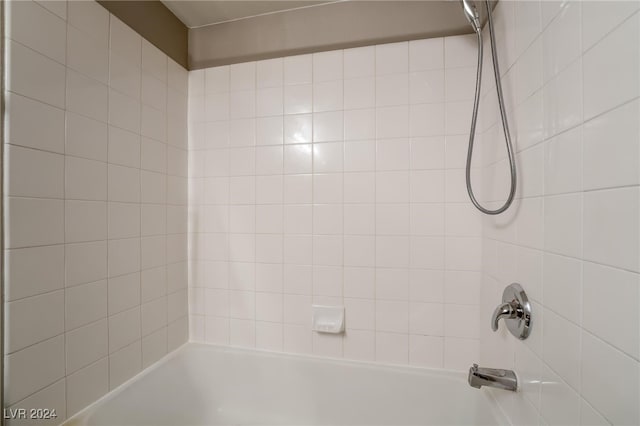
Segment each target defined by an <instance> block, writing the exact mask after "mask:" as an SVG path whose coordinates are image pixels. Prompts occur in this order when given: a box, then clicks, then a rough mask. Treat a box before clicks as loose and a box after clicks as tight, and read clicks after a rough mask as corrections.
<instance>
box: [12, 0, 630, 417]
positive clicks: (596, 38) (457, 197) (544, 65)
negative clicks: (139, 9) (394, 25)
mask: <svg viewBox="0 0 640 426" xmlns="http://www.w3.org/2000/svg"><path fill="white" fill-rule="evenodd" d="M7 9H8V10H7V18H8V23H9V24H10V25H9V26H8V28H7V31H8V33H7V34H8V40H7V46H8V52H7V53H8V73H7V92H6V93H5V94H4V95H5V99H6V104H7V108H6V111H7V116H6V138H5V139H6V140H5V146H4V149H5V155H6V157H5V158H6V159H7V160H6V162H5V178H6V181H5V210H6V212H7V217H6V219H5V225H6V227H5V229H6V247H5V248H6V250H5V253H4V255H5V264H6V271H5V272H4V273H5V283H6V296H7V304H6V309H7V311H6V313H7V318H6V321H7V326H8V329H7V336H6V345H5V349H6V351H5V352H6V353H5V360H6V369H7V378H6V382H5V386H6V387H5V389H7V390H8V392H7V395H6V398H7V401H6V402H7V403H8V406H9V407H11V408H19V407H48V408H55V409H56V410H57V413H58V416H59V417H58V418H57V419H55V420H54V421H52V422H51V423H53V424H57V423H60V422H61V421H62V420H64V418H67V417H70V416H71V415H73V414H74V413H76V412H78V411H79V410H81V409H82V408H84V407H85V406H87V405H88V404H90V403H92V402H93V401H95V400H96V399H98V398H100V397H101V396H102V395H104V394H105V393H106V392H108V391H109V390H111V389H113V388H115V387H117V386H118V385H119V384H121V383H122V382H124V381H125V380H127V379H129V378H131V377H133V376H134V375H135V374H137V373H138V372H139V371H141V370H142V369H144V368H146V367H147V366H149V365H151V364H152V363H154V362H155V361H156V360H158V359H160V358H161V357H162V356H163V355H165V354H168V353H169V352H171V351H173V350H174V349H175V348H177V347H179V346H180V345H181V344H182V343H183V342H185V341H186V340H187V339H188V338H190V340H192V341H202V342H211V343H216V344H221V345H233V346H242V347H247V348H258V349H266V350H270V351H275V352H294V353H305V354H313V355H318V356H324V357H332V358H347V359H355V360H367V361H374V362H378V363H385V364H407V365H415V366H425V367H436V368H449V369H456V370H464V369H466V368H468V367H469V366H470V364H471V363H472V362H479V363H480V364H484V365H485V366H490V367H498V368H505V369H514V370H515V371H516V372H517V373H518V374H519V379H520V383H521V384H522V391H521V392H519V393H506V392H499V391H494V390H489V391H490V392H492V393H493V394H494V396H495V397H496V398H497V400H498V402H499V404H500V406H501V408H502V409H503V411H504V412H505V413H506V415H507V416H508V417H509V420H510V421H511V422H512V423H513V424H548V425H566V424H638V423H639V422H640V412H639V411H638V410H640V408H639V407H638V406H637V401H638V400H639V399H640V390H639V387H640V362H639V360H640V317H639V315H640V314H639V311H640V310H639V309H638V306H639V305H640V280H639V279H638V278H639V275H638V272H639V271H640V244H639V242H640V223H639V222H640V204H639V203H640V193H639V192H638V183H639V182H640V165H639V164H640V148H639V147H640V129H639V126H640V125H639V124H638V123H639V122H640V104H639V100H638V96H639V94H640V13H638V10H639V9H640V2H638V1H628V2H584V3H580V2H538V1H520V2H509V1H504V0H503V1H500V2H499V3H498V4H497V6H496V9H495V15H494V16H495V24H496V34H497V38H498V40H497V41H498V55H499V57H500V62H501V71H502V73H503V85H504V86H503V87H504V92H505V96H506V102H507V113H508V115H509V118H510V124H511V127H512V135H513V137H514V141H515V143H516V150H517V152H518V155H517V164H518V169H519V176H518V182H519V183H518V189H517V199H516V201H515V202H514V205H513V206H512V207H511V208H510V209H509V210H508V211H507V212H506V213H505V214H503V215H501V216H497V217H482V216H480V214H479V213H478V212H476V211H475V210H474V209H473V207H472V206H471V204H470V202H469V201H468V198H467V194H466V191H465V184H464V165H465V157H466V148H467V141H468V139H467V138H468V131H469V130H468V126H469V121H470V117H471V106H472V96H473V84H474V83H475V65H476V54H477V51H476V45H475V39H474V37H473V36H471V35H470V36H455V37H445V38H435V39H429V40H416V41H410V42H403V43H394V44H386V45H378V46H369V47H362V48H355V49H347V50H339V51H331V52H322V53H315V54H311V55H302V56H292V57H286V58H277V59H269V60H264V61H258V62H251V63H244V64H236V65H230V66H224V67H217V68H209V69H204V70H196V71H191V72H187V71H186V70H184V69H183V68H181V67H180V66H179V65H177V64H176V63H175V62H173V61H172V60H171V59H167V57H166V56H165V55H164V54H162V53H160V52H159V51H158V50H157V49H155V48H154V47H153V46H152V45H151V44H150V43H148V42H147V41H146V40H144V39H142V38H141V37H140V36H138V35H137V34H136V33H135V32H134V31H133V30H131V29H130V28H128V27H127V26H126V25H124V24H123V23H122V22H121V21H120V20H118V19H117V18H115V17H114V16H112V15H110V14H109V13H108V12H107V11H106V10H104V9H103V8H102V7H101V6H99V5H98V4H97V3H94V2H90V1H82V2H80V1H73V2H64V1H61V2H56V1H46V2H33V1H20V2H7ZM461 13H462V12H461ZM34 23H37V25H34ZM486 31H487V29H486V28H485V32H486ZM485 41H488V37H487V36H486V35H485ZM488 49H489V46H488V45H487V44H486V45H485V73H484V78H485V81H484V82H483V102H482V104H481V108H480V116H481V117H480V122H479V129H478V133H479V134H478V142H477V145H476V146H477V148H478V149H477V150H476V153H475V154H474V166H475V168H474V175H473V184H474V188H475V189H476V190H477V192H478V194H479V198H480V199H481V200H482V201H483V203H488V205H489V206H490V207H494V208H495V207H496V206H498V205H499V204H500V203H501V201H502V200H503V199H504V197H505V196H506V194H507V191H508V182H509V180H508V177H509V176H508V168H507V162H506V157H505V151H504V140H503V139H502V135H501V134H500V124H499V115H498V107H497V100H496V98H495V87H494V82H493V81H492V79H493V76H492V73H491V72H490V67H491V64H490V59H489V58H490V57H489V55H488V54H486V53H487V52H488ZM187 109H188V112H187ZM34 123H38V125H37V126H36V125H34ZM187 127H188V144H187ZM187 163H188V164H187ZM514 281H516V282H519V283H521V284H522V286H523V287H524V288H525V290H526V291H527V293H528V294H529V296H530V297H531V299H532V302H533V328H532V333H531V336H530V337H529V339H528V340H526V341H523V342H521V341H517V340H515V339H514V338H513V337H512V336H511V335H510V334H508V333H506V331H505V330H504V327H501V329H500V330H499V331H498V333H492V332H491V331H490V328H489V318H490V314H491V312H492V310H493V309H494V308H495V306H497V304H498V303H499V301H500V300H501V293H502V290H503V288H504V287H505V286H506V285H507V284H509V283H511V282H514ZM187 282H188V290H187ZM187 291H188V297H187ZM187 304H188V305H189V306H188V308H187ZM312 304H330V305H344V306H345V307H346V333H345V334H344V335H343V336H336V335H322V334H317V333H314V332H312V331H311V324H310V317H311V314H310V308H311V305H312ZM621 324H622V325H621ZM196 376H197V374H196ZM461 386H462V384H461ZM465 386H466V385H465ZM465 390H469V389H465ZM484 391H485V390H482V391H478V392H484ZM247 408H248V409H250V407H247ZM10 423H11V424H14V423H17V422H10ZM43 424H44V422H43Z"/></svg>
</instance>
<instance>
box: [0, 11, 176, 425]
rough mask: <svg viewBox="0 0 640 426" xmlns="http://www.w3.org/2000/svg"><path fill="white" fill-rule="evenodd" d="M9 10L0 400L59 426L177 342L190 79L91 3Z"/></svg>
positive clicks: (132, 32)
mask: <svg viewBox="0 0 640 426" xmlns="http://www.w3.org/2000/svg"><path fill="white" fill-rule="evenodd" d="M6 4H7V9H8V10H7V24H8V37H9V40H7V45H8V46H7V47H8V69H7V89H8V92H7V93H6V98H5V99H6V106H7V109H6V111H7V117H6V126H7V127H6V130H7V131H6V144H5V147H4V150H5V155H6V162H5V177H6V186H5V191H6V196H7V197H6V199H5V201H6V214H7V219H6V248H7V250H6V252H5V259H6V272H5V277H6V286H7V287H6V291H7V293H6V296H7V301H8V303H7V306H6V307H7V327H8V332H7V336H6V358H5V359H6V369H7V378H6V383H5V389H6V392H7V393H6V402H7V404H8V405H9V406H11V407H29V408H33V407H36V408H55V409H57V414H58V418H57V419H56V420H55V422H54V423H59V422H60V421H62V420H64V418H65V417H68V416H71V415H73V414H74V413H75V412H77V411H78V410H80V409H82V408H83V407H84V406H86V405H87V404H89V403H91V402H93V401H94V400H96V399H97V398H99V397H100V396H102V395H104V394H105V393H106V392H108V391H109V390H110V389H113V388H115V387H117V386H118V385H119V384H121V383H123V382H124V381H125V380H127V379H128V378H130V377H131V376H133V375H134V374H136V373H137V372H139V371H140V370H141V369H142V368H144V367H146V366H148V365H150V364H151V363H153V362H154V361H156V360H158V359H159V358H161V357H162V356H163V355H165V354H166V353H167V352H169V351H171V350H173V349H174V348H176V347H178V346H179V345H180V344H182V343H183V342H185V341H186V339H187V337H188V331H187V328H188V325H187V262H186V256H187V233H186V232H187V207H186V204H187V178H186V176H187V151H186V148H187V140H186V130H187V83H188V81H187V80H188V76H187V72H186V70H184V69H183V68H181V67H180V66H178V65H177V64H176V63H174V62H173V61H172V60H168V59H167V57H166V56H165V55H164V54H163V53H161V52H160V51H159V50H157V49H156V48H155V47H153V46H152V45H150V44H149V43H148V42H146V41H145V40H143V39H142V38H141V37H140V36H138V35H137V34H136V33H135V32H134V31H133V30H131V29H130V28H128V27H127V26H125V25H124V24H123V23H122V22H121V21H119V20H118V19H117V18H115V17H114V16H110V15H109V13H108V12H107V11H106V10H105V9H103V8H102V7H101V6H99V5H98V4H97V3H94V2H89V1H70V2H68V3H67V2H53V1H46V2H42V3H36V2H33V1H15V2H7V3H6ZM43 424H44V422H43Z"/></svg>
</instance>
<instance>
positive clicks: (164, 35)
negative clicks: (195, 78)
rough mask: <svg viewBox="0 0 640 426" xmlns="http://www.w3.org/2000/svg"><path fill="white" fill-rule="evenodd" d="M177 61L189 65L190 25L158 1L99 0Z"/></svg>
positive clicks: (184, 65)
mask: <svg viewBox="0 0 640 426" xmlns="http://www.w3.org/2000/svg"><path fill="white" fill-rule="evenodd" d="M98 3H100V4H101V5H102V6H103V7H104V8H105V9H107V10H108V11H109V12H111V13H113V14H114V15H115V16H117V17H118V18H120V19H121V20H122V21H123V22H124V23H125V24H127V25H129V26H130V27H131V28H133V29H134V30H135V31H136V32H137V33H138V34H140V35H141V36H142V37H144V38H145V39H147V41H149V42H150V43H151V44H153V45H154V46H156V47H157V48H158V49H160V50H162V51H163V52H164V53H165V54H166V55H167V56H169V57H170V58H172V59H173V60H174V61H176V62H177V63H179V64H180V65H182V66H183V67H185V68H187V67H188V46H187V43H188V41H189V36H188V28H187V27H186V26H185V25H184V24H183V23H182V21H180V20H179V19H178V18H177V17H176V16H175V15H174V14H173V13H172V12H171V11H170V10H169V9H168V8H167V7H166V6H165V5H164V4H162V2H160V1H158V0H142V1H138V0H125V1H122V0H98Z"/></svg>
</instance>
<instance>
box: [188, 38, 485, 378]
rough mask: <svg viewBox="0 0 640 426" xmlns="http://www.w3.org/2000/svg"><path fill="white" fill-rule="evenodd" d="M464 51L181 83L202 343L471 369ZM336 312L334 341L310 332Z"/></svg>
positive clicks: (402, 46) (477, 227) (477, 255)
mask: <svg viewBox="0 0 640 426" xmlns="http://www.w3.org/2000/svg"><path fill="white" fill-rule="evenodd" d="M475 58H476V57H475V44H474V39H473V38H470V37H469V36H462V37H450V38H435V39H430V40H420V41H414V42H410V43H408V42H404V43H396V44H386V45H379V46H371V47H364V48H357V49H349V50H344V51H343V50H337V51H331V52H324V53H318V54H313V55H303V56H294V57H286V58H279V59H273V60H265V61H260V62H250V63H243V64H238V65H232V66H224V67H216V68H209V69H206V70H199V71H192V72H190V76H189V99H190V101H189V102H190V105H189V118H190V132H189V155H190V157H189V169H190V180H189V187H190V199H189V201H190V202H189V208H190V219H189V220H190V229H189V232H190V234H189V235H190V257H189V258H190V280H189V282H190V288H189V291H190V315H191V316H190V325H191V337H192V339H194V340H197V341H207V342H213V343H218V344H229V345H237V346H244V347H257V348H261V349H268V350H274V351H285V352H298V353H313V354H317V355H325V356H331V357H344V358H350V359H360V360H375V361H379V362H384V363H396V364H413V365H422V366H430V367H446V368H456V369H459V368H466V366H467V365H469V363H470V362H471V361H473V360H475V359H477V356H478V333H479V329H478V327H479V326H478V322H477V321H475V320H474V321H472V322H469V321H468V318H474V319H475V318H477V317H478V310H479V294H480V285H481V281H480V280H481V274H480V270H481V264H480V262H481V225H482V224H481V218H480V216H479V215H478V214H477V213H476V212H475V211H474V209H473V208H472V207H471V205H470V203H469V202H468V199H467V196H466V192H465V188H464V170H463V167H464V161H465V155H466V146H467V134H468V131H469V130H468V125H469V117H470V112H471V99H472V98H473V87H474V84H475V67H474V65H475V60H476V59H475ZM313 304H329V305H344V306H345V307H346V334H345V335H344V337H343V336H335V335H323V334H317V333H314V332H312V331H311V324H310V320H311V306H312V305H313Z"/></svg>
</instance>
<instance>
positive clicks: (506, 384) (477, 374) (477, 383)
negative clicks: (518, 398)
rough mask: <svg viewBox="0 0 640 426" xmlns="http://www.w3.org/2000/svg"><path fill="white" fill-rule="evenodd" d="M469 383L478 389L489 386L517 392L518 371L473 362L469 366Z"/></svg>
mask: <svg viewBox="0 0 640 426" xmlns="http://www.w3.org/2000/svg"><path fill="white" fill-rule="evenodd" d="M469 385H471V387H474V388H477V389H480V388H481V387H482V386H489V387H492V388H497V389H504V390H508V391H514V392H515V391H516V390H517V389H518V379H517V378H516V373H514V372H513V371H511V370H500V369H497V368H481V367H478V364H473V366H472V367H471V368H469Z"/></svg>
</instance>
